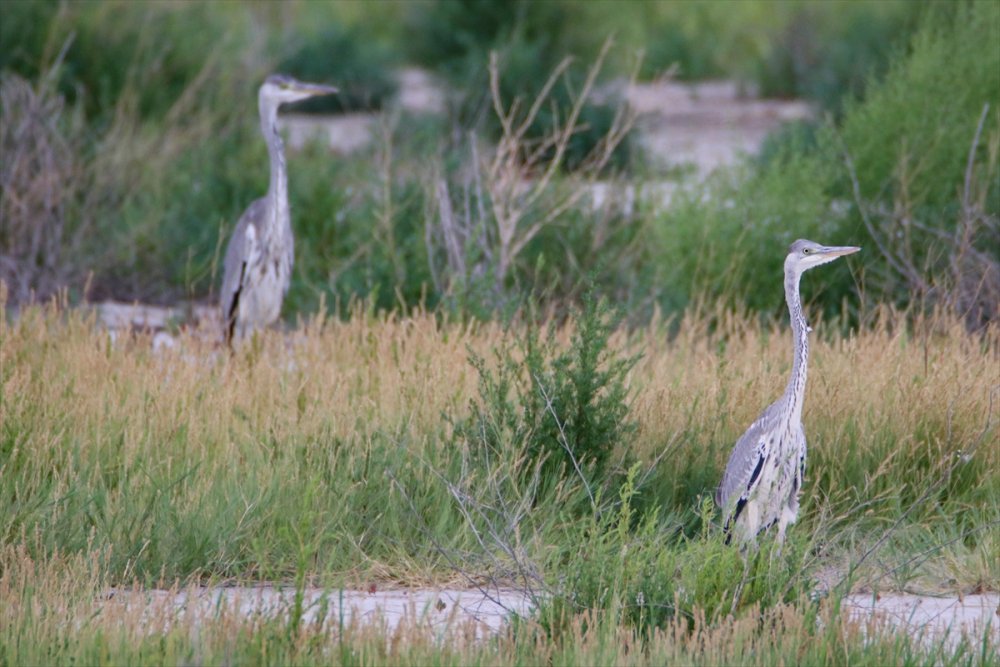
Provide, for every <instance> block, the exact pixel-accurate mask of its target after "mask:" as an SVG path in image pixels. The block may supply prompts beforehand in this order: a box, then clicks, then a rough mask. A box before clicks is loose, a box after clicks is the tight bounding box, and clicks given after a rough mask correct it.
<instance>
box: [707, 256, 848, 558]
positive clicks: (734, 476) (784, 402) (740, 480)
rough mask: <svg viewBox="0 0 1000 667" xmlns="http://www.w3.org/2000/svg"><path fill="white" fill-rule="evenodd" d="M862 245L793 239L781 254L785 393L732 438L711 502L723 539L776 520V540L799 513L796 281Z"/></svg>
mask: <svg viewBox="0 0 1000 667" xmlns="http://www.w3.org/2000/svg"><path fill="white" fill-rule="evenodd" d="M859 250H861V248H856V247H854V246H822V245H819V244H818V243H813V242H812V241H805V240H801V239H800V240H798V241H796V242H795V243H793V244H792V245H791V247H790V248H789V250H788V257H786V258H785V301H787V302H788V313H789V315H790V316H791V324H792V340H793V344H794V356H793V358H792V376H791V377H790V378H789V380H788V386H787V387H786V388H785V393H784V394H783V395H782V396H781V398H779V399H778V400H777V401H775V402H774V403H772V404H771V405H769V406H768V407H767V409H766V410H764V412H763V413H762V414H761V415H760V417H758V418H757V420H756V421H755V422H754V423H752V424H750V428H748V429H747V430H746V433H744V434H743V435H742V436H741V437H740V439H739V440H738V441H737V442H736V446H735V447H734V448H733V452H732V454H730V456H729V463H727V464H726V472H725V474H724V475H723V477H722V484H720V485H719V488H718V490H717V491H716V493H715V502H716V503H718V505H719V507H720V508H722V519H723V522H724V526H725V531H726V543H727V544H728V543H729V541H730V540H731V539H732V537H733V534H734V533H735V534H736V537H737V539H738V540H739V542H740V543H741V544H744V545H745V544H747V543H752V542H754V541H755V540H756V538H757V535H758V534H759V533H760V532H762V531H764V530H767V529H768V528H770V527H771V526H772V525H774V524H775V523H777V524H778V542H779V543H781V542H783V541H784V539H785V529H786V528H787V527H788V525H789V524H791V523H794V522H795V519H796V518H797V517H798V514H799V494H800V493H801V490H802V477H803V475H804V474H805V467H806V435H805V432H804V431H803V429H802V402H803V399H804V398H805V391H806V366H807V365H808V363H809V340H808V338H807V336H808V334H809V332H810V331H812V329H811V328H810V327H809V325H808V324H806V319H805V317H804V316H803V314H802V299H801V297H800V296H799V280H800V279H801V277H802V274H803V273H804V272H805V271H807V270H809V269H811V268H813V267H815V266H819V265H820V264H826V263H827V262H832V261H833V260H835V259H837V258H838V257H842V256H844V255H850V254H851V253H855V252H858V251H859Z"/></svg>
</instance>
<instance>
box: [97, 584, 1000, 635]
mask: <svg viewBox="0 0 1000 667" xmlns="http://www.w3.org/2000/svg"><path fill="white" fill-rule="evenodd" d="M295 594H296V592H295V589H294V588H282V587H277V586H251V587H216V588H189V589H184V590H179V591H165V590H149V591H135V590H122V589H118V590H113V591H109V592H108V594H107V595H106V596H104V597H103V599H102V601H101V602H100V603H99V607H100V608H101V611H102V612H104V613H110V614H114V615H120V616H121V617H122V618H130V619H133V620H135V621H137V622H140V623H146V624H147V625H149V626H150V631H152V627H155V623H154V622H153V620H154V619H158V620H161V621H162V619H163V618H164V616H167V617H171V618H175V619H177V621H194V622H195V623H197V622H198V621H199V620H200V619H209V618H213V617H217V616H218V615H219V614H220V613H226V614H237V615H240V616H243V617H246V618H250V617H253V616H264V617H267V618H274V617H278V616H280V615H286V614H288V613H289V612H290V611H291V610H292V609H293V607H294V604H295ZM301 604H302V620H303V621H304V622H306V623H315V622H317V621H320V620H322V621H324V623H325V624H326V625H327V626H328V627H337V626H351V627H356V628H358V627H365V626H370V625H374V627H375V628H382V629H383V630H384V631H385V632H387V633H393V632H395V631H396V630H397V629H400V628H401V627H404V626H405V627H414V628H418V629H423V630H428V631H431V632H433V633H434V634H435V635H436V636H437V637H444V636H446V635H450V634H452V633H456V632H458V633H462V634H463V635H464V636H466V637H475V638H478V639H482V638H484V637H487V636H490V635H492V634H495V633H496V632H498V631H499V630H500V629H501V628H502V627H503V625H504V624H505V623H506V622H507V621H508V620H509V619H510V618H511V616H512V615H514V614H519V615H529V614H530V613H531V610H532V607H533V605H532V602H531V600H530V598H529V597H528V596H526V595H525V594H524V593H522V592H520V591H517V590H514V589H504V588H490V589H483V590H470V589H466V590H459V589H450V588H441V589H437V588H419V589H389V590H379V591H359V590H350V589H346V590H332V591H330V590H321V589H316V588H309V589H306V590H305V591H304V592H303V594H302V600H301ZM843 609H844V611H845V613H847V614H848V615H850V616H851V617H852V618H854V619H857V620H859V621H867V620H869V619H870V620H871V621H872V622H873V623H875V625H876V626H878V625H880V624H883V623H887V624H889V625H890V626H894V627H896V628H898V629H899V630H902V631H905V632H907V633H908V634H910V635H914V634H918V633H919V634H921V635H922V636H924V637H925V638H926V639H927V640H928V641H935V640H938V639H940V638H942V637H945V636H947V638H948V640H949V642H950V643H957V642H958V641H959V640H960V638H961V636H962V635H963V634H968V636H969V637H970V638H971V639H972V641H973V642H976V641H977V639H981V638H982V632H983V630H984V629H985V628H986V627H987V625H989V627H990V631H991V632H992V633H994V636H995V637H996V639H997V641H1000V594H998V593H986V594H982V595H966V596H962V597H955V596H947V597H932V596H926V595H911V594H887V595H881V596H875V595H871V594H859V595H850V596H848V597H847V598H845V599H844V604H843Z"/></svg>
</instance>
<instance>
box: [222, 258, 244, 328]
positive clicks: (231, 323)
mask: <svg viewBox="0 0 1000 667" xmlns="http://www.w3.org/2000/svg"><path fill="white" fill-rule="evenodd" d="M246 272H247V263H246V262H243V263H242V264H240V281H239V282H238V283H236V291H235V292H233V301H232V305H230V306H229V312H228V313H227V314H226V342H227V343H231V342H233V336H234V335H235V334H236V309H237V307H238V306H239V303H240V292H242V291H243V277H244V276H245V275H246Z"/></svg>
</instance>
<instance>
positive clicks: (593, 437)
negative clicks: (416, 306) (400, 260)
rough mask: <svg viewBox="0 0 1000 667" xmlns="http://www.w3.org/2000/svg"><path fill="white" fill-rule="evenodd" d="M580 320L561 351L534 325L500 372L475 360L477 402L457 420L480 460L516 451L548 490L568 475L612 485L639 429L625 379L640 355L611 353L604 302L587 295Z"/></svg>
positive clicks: (504, 355)
mask: <svg viewBox="0 0 1000 667" xmlns="http://www.w3.org/2000/svg"><path fill="white" fill-rule="evenodd" d="M578 322H579V328H578V329H577V330H576V332H575V333H574V335H573V339H572V341H571V343H570V345H569V347H568V348H567V349H565V350H562V351H559V350H558V348H557V346H556V344H555V341H553V340H552V339H551V338H549V339H547V340H545V341H543V340H541V339H540V337H539V335H538V332H537V330H536V329H535V328H533V327H529V328H528V330H527V333H526V334H525V337H524V338H523V339H522V340H521V341H520V342H519V345H518V346H517V348H516V352H517V354H518V356H519V358H518V357H515V354H514V352H515V351H513V350H511V349H505V350H503V351H502V352H500V353H498V359H497V361H498V368H497V369H496V370H494V369H491V368H489V367H488V366H487V364H486V361H485V360H484V359H482V358H481V357H477V356H475V355H473V356H472V357H471V359H470V360H471V363H472V364H473V366H474V367H475V368H476V371H477V372H478V373H479V400H478V401H473V402H472V405H471V415H470V416H469V417H468V418H467V419H465V420H463V421H462V422H460V423H458V424H457V425H456V436H457V437H458V438H459V439H460V440H462V441H464V442H466V443H468V446H469V447H470V449H471V452H472V453H473V455H474V456H475V457H476V458H477V459H479V460H483V459H486V458H489V457H491V456H495V455H496V454H497V453H499V452H505V453H508V454H510V453H511V452H513V454H514V456H513V460H518V459H521V457H522V456H523V461H522V464H521V467H522V469H523V470H524V471H527V472H532V473H533V472H534V471H535V470H536V469H539V470H540V474H541V479H542V483H543V484H545V485H547V486H549V487H550V488H551V487H552V486H554V485H555V484H557V483H558V481H559V480H562V479H566V478H570V479H573V480H575V481H579V482H582V483H583V484H584V485H585V486H588V487H590V486H597V487H600V486H606V485H607V484H612V485H613V484H614V480H615V479H617V475H619V474H620V472H621V470H620V469H619V468H612V463H613V460H612V456H613V454H614V453H615V451H616V449H618V448H619V447H621V446H622V445H624V444H625V443H626V438H627V437H628V436H629V435H630V434H631V433H633V432H634V430H635V428H636V426H635V422H634V421H633V420H632V419H631V418H630V417H629V411H628V398H629V390H628V385H627V384H626V376H627V374H628V372H629V371H630V370H631V369H632V367H633V366H634V365H635V363H636V361H637V360H638V359H637V358H636V357H624V358H623V357H618V356H616V355H614V354H612V353H611V352H610V350H609V348H608V343H609V338H610V336H611V333H612V331H613V325H612V323H611V320H610V317H609V313H608V308H607V306H606V305H604V304H602V303H600V302H597V301H596V300H594V299H593V298H587V299H585V300H584V307H583V309H582V311H581V313H580V315H579V321H578ZM592 493H593V492H591V495H592Z"/></svg>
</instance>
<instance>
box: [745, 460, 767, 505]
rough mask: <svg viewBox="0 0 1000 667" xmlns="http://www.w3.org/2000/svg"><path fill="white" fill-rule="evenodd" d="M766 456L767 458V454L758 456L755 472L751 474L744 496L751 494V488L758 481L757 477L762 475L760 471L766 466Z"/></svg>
mask: <svg viewBox="0 0 1000 667" xmlns="http://www.w3.org/2000/svg"><path fill="white" fill-rule="evenodd" d="M766 458H767V457H766V456H761V457H758V459H757V465H756V467H754V469H753V474H751V475H750V481H749V482H747V488H746V491H744V492H743V496H744V497H746V496H749V495H750V489H752V488H753V485H754V483H755V482H756V481H757V478H758V477H760V471H761V470H762V469H763V468H764V459H766Z"/></svg>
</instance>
